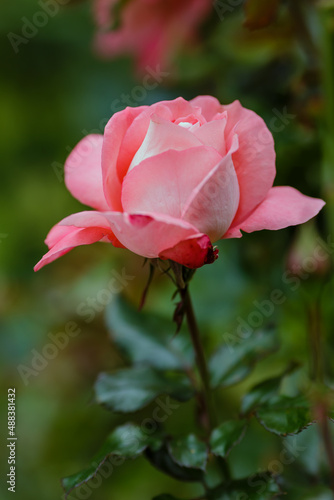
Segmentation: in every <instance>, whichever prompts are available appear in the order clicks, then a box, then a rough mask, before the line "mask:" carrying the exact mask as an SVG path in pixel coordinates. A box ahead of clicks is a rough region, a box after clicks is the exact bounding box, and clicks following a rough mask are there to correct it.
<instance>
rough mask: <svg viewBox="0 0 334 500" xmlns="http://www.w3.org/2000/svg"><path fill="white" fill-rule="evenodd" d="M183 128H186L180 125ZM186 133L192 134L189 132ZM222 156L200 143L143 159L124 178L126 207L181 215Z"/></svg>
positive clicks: (138, 210) (123, 194) (123, 201)
mask: <svg viewBox="0 0 334 500" xmlns="http://www.w3.org/2000/svg"><path fill="white" fill-rule="evenodd" d="M173 127H177V126H176V125H175V126H173ZM182 131H183V132H187V131H186V130H185V129H182V128H181V132H182ZM182 135H183V134H182V133H181V136H182ZM187 135H192V134H191V133H190V132H187ZM196 140H197V139H196ZM221 159H222V158H221V156H220V155H219V154H218V153H217V151H215V150H214V149H212V148H208V147H205V146H201V147H196V148H190V149H187V150H185V151H174V150H170V151H166V152H165V153H162V154H160V155H158V156H153V157H151V158H148V159H147V160H144V161H143V162H142V163H141V164H140V165H138V166H137V167H136V168H134V169H133V170H131V172H129V173H128V174H127V175H126V177H125V178H124V182H123V190H122V205H123V209H124V211H126V212H129V213H136V212H137V213H138V212H153V213H160V214H168V215H171V216H173V217H176V218H181V214H182V211H183V209H184V207H185V205H186V204H187V202H188V200H189V198H190V196H191V195H192V192H193V190H194V189H195V188H196V187H197V186H198V185H199V184H200V183H201V181H202V180H203V178H205V177H206V176H207V175H208V174H209V172H211V170H212V169H213V168H214V167H215V166H216V165H217V164H218V163H219V162H220V161H221Z"/></svg>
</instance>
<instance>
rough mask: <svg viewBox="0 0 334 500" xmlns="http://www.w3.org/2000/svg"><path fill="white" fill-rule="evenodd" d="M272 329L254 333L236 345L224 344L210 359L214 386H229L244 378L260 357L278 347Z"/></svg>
mask: <svg viewBox="0 0 334 500" xmlns="http://www.w3.org/2000/svg"><path fill="white" fill-rule="evenodd" d="M278 347H279V346H278V342H277V337H276V335H275V334H274V332H272V331H265V332H259V333H256V334H253V335H252V336H251V337H250V338H248V339H245V340H243V339H240V343H238V344H234V345H228V344H224V345H223V346H222V347H220V349H218V351H217V352H216V353H215V354H213V356H212V357H211V359H210V360H209V370H210V378H211V385H212V387H214V388H216V387H219V386H221V387H227V386H229V385H233V384H236V383H237V382H240V381H241V380H243V379H244V378H245V377H247V375H248V374H249V373H250V372H251V371H252V369H253V367H254V365H255V364H256V363H257V361H259V360H260V359H262V358H264V357H266V356H268V355H269V354H271V353H273V352H275V351H276V350H277V349H278Z"/></svg>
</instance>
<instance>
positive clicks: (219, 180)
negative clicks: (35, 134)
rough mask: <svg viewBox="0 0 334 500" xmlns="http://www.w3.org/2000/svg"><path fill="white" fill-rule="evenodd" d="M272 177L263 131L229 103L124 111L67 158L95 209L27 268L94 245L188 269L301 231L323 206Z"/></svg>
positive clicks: (69, 176) (53, 238)
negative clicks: (221, 245)
mask: <svg viewBox="0 0 334 500" xmlns="http://www.w3.org/2000/svg"><path fill="white" fill-rule="evenodd" d="M275 173H276V169H275V150H274V142H273V138H272V135H271V133H270V132H269V130H268V128H267V127H266V125H265V123H264V121H263V120H262V119H261V118H260V117H259V116H257V115H256V114H255V113H254V112H252V111H250V110H248V109H245V108H243V107H242V106H241V104H240V103H239V102H238V101H235V102H233V103H232V104H230V105H228V106H223V105H221V104H220V103H219V102H218V101H217V99H215V98H214V97H209V96H201V97H197V98H195V99H193V100H192V101H190V102H188V101H185V100H184V99H182V98H178V99H175V100H174V101H163V102H159V103H156V104H154V105H152V106H141V107H138V108H126V109H125V110H124V111H120V112H119V113H116V114H114V115H113V117H112V118H111V119H110V120H109V122H108V124H107V126H106V128H105V131H104V135H89V136H87V137H85V138H84V139H83V140H82V141H81V142H80V143H79V144H78V145H77V146H76V147H75V149H74V150H73V151H72V153H71V154H70V156H69V157H68V159H67V161H66V164H65V183H66V186H67V188H68V189H69V191H70V192H71V193H72V195H73V196H75V197H76V198H77V199H78V200H79V201H81V202H82V203H84V204H85V205H89V206H90V207H93V208H94V209H95V210H94V211H92V210H91V211H85V212H80V213H77V214H73V215H70V216H69V217H67V218H65V219H64V220H62V221H61V222H60V223H59V224H57V225H56V226H55V227H54V228H53V229H51V231H50V233H49V235H48V236H47V239H46V244H47V245H48V247H49V249H50V250H49V252H48V253H47V254H46V255H45V256H44V257H43V258H42V260H41V261H40V262H39V263H38V264H37V266H36V267H35V269H36V270H38V269H40V268H41V267H42V266H44V265H45V264H48V263H49V262H52V261H53V260H55V259H57V258H58V257H60V256H62V255H64V254H65V253H67V252H69V251H70V250H71V249H72V248H73V247H76V246H79V245H88V244H90V243H94V242H96V241H107V242H110V243H112V244H113V245H114V246H115V247H122V248H128V249H129V250H131V251H132V252H134V253H136V254H138V255H142V256H143V257H148V258H158V257H159V258H161V259H171V260H174V261H175V262H178V263H180V264H183V265H185V266H187V267H190V268H197V267H200V266H202V265H203V264H206V263H210V262H213V261H214V259H215V257H216V255H215V252H214V250H213V247H212V243H213V242H215V241H217V240H220V239H222V238H240V237H241V236H242V234H241V232H240V231H241V230H242V231H245V232H247V233H251V232H253V231H259V230H261V229H282V228H284V227H287V226H293V225H296V224H300V223H303V222H305V221H307V220H308V219H310V218H311V217H313V216H315V215H316V214H317V213H318V212H319V210H320V209H321V208H322V207H323V205H324V202H323V201H322V200H320V199H316V198H310V197H308V196H304V195H303V194H301V193H300V192H299V191H297V190H296V189H294V188H292V187H286V186H280V187H272V185H273V181H274V178H275Z"/></svg>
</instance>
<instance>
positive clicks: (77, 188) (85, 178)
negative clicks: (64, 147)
mask: <svg viewBox="0 0 334 500" xmlns="http://www.w3.org/2000/svg"><path fill="white" fill-rule="evenodd" d="M102 144H103V136H102V135H98V134H91V135H87V137H85V138H84V139H82V140H81V141H80V142H79V144H77V146H76V147H75V148H74V149H73V151H72V152H71V154H70V155H69V157H68V158H67V160H66V163H65V184H66V187H67V189H68V190H69V191H70V193H71V194H72V195H73V196H74V197H75V198H77V199H78V200H79V201H81V203H83V204H84V205H88V206H90V207H93V208H97V209H98V210H109V209H110V207H109V205H108V203H107V201H106V199H105V196H104V191H103V184H102V166H101V154H102Z"/></svg>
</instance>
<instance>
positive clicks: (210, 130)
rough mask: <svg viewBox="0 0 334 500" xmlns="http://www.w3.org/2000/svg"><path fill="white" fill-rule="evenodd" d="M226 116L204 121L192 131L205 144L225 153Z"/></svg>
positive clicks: (222, 153)
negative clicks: (207, 121)
mask: <svg viewBox="0 0 334 500" xmlns="http://www.w3.org/2000/svg"><path fill="white" fill-rule="evenodd" d="M225 127H226V116H224V117H223V118H220V119H219V120H213V121H212V122H209V123H205V124H204V125H202V126H201V127H199V128H198V129H196V130H195V131H194V132H193V135H195V136H196V137H197V138H198V139H199V140H200V141H201V142H202V143H203V144H204V145H205V146H210V147H212V148H215V149H216V150H217V151H218V153H219V154H221V155H222V156H224V155H225V154H226V142H225Z"/></svg>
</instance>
